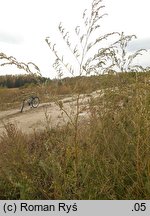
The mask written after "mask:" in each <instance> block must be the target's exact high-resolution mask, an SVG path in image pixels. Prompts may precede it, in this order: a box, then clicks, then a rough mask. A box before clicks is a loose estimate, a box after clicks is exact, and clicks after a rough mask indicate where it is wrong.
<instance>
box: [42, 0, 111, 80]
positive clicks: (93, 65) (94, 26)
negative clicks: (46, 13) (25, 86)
mask: <svg viewBox="0 0 150 216" xmlns="http://www.w3.org/2000/svg"><path fill="white" fill-rule="evenodd" d="M104 7H105V6H104V5H102V0H93V2H92V5H91V10H90V11H88V10H85V11H84V12H83V15H82V19H83V28H81V26H76V28H75V34H76V36H77V38H78V40H77V41H78V42H77V43H76V45H74V46H73V45H72V43H71V42H70V35H69V32H68V31H66V29H65V28H64V27H63V25H62V23H60V24H59V27H58V28H59V31H60V33H61V35H62V37H63V40H64V41H65V43H66V45H67V46H68V48H69V50H70V51H71V53H72V55H73V56H74V58H75V59H76V62H77V65H78V69H77V71H78V72H75V69H74V67H73V65H72V64H70V63H66V62H65V61H64V56H63V55H60V54H59V53H58V52H57V50H56V44H53V43H52V42H51V41H50V38H49V37H47V38H46V39H45V40H46V42H47V44H48V45H49V47H50V49H51V50H52V52H53V53H54V55H55V57H56V59H55V63H54V64H53V67H54V68H55V69H56V71H57V72H58V75H59V77H61V76H63V72H64V70H67V71H68V72H69V73H70V74H71V75H73V76H77V75H79V76H82V75H90V74H91V73H92V74H93V73H97V72H102V71H103V70H104V67H103V66H105V65H107V68H108V67H110V66H111V61H110V64H108V60H111V58H112V55H113V53H112V48H111V47H105V48H100V47H101V46H100V42H102V41H103V40H106V39H107V38H108V37H109V36H111V35H114V34H115V32H113V33H108V34H105V35H102V36H98V37H97V38H96V39H93V41H92V42H90V39H91V37H92V36H93V33H95V31H97V30H99V29H100V21H101V19H102V18H103V17H104V16H105V15H107V14H106V13H102V9H103V8H104ZM97 33H98V32H97ZM97 48H98V51H96V53H94V55H93V54H92V51H91V50H92V49H93V50H94V49H97ZM93 52H94V51H93ZM90 54H91V55H90Z"/></svg>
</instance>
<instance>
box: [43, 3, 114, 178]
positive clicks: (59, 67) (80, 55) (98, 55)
mask: <svg viewBox="0 0 150 216" xmlns="http://www.w3.org/2000/svg"><path fill="white" fill-rule="evenodd" d="M104 7H105V6H104V5H103V4H102V0H93V2H92V5H91V9H90V10H89V11H88V10H85V11H84V12H83V15H82V20H83V25H82V27H81V26H76V27H75V35H76V37H77V41H78V42H77V43H76V45H73V42H71V41H70V35H69V32H68V31H66V29H65V28H64V27H63V25H62V23H60V24H59V27H58V29H59V31H60V33H61V35H62V38H63V40H64V41H65V43H66V45H67V47H68V48H69V50H70V52H71V54H72V55H73V57H74V58H75V61H76V63H77V65H76V68H77V69H76V71H75V69H74V66H73V65H72V64H70V63H66V62H65V60H64V56H63V55H61V54H59V53H58V51H57V50H56V44H54V43H52V42H51V41H50V38H49V37H47V38H46V39H45V40H46V42H47V44H48V46H49V48H50V49H51V51H52V52H53V53H54V55H55V62H54V64H53V67H54V68H55V70H56V71H57V73H58V77H59V78H61V77H62V76H63V74H64V71H68V72H69V74H71V75H72V76H83V75H90V74H93V73H97V72H101V71H103V69H104V67H103V66H106V65H107V67H110V66H112V65H111V59H112V55H113V53H112V47H105V48H100V47H101V46H100V43H101V42H103V41H104V40H106V39H107V38H108V37H109V36H112V35H114V34H116V33H115V32H113V33H108V34H104V35H102V36H98V37H97V38H96V39H94V35H95V34H94V33H95V32H97V33H98V31H97V30H99V29H100V21H101V19H102V18H103V17H104V16H105V15H106V14H105V13H102V10H103V8H104ZM99 31H100V30H99ZM91 40H92V42H91ZM96 49H98V51H97V50H96ZM92 50H93V51H92ZM95 50H96V51H95ZM93 53H94V54H93ZM108 61H109V62H110V64H109V65H108ZM69 62H70V61H69ZM79 82H80V81H77V83H76V89H78V86H80V84H81V83H80V84H79ZM81 85H84V83H82V84H81ZM75 100H76V111H75V115H74V116H72V115H69V113H68V112H67V111H66V110H65V108H64V106H63V104H62V103H59V102H58V103H57V104H58V105H59V107H60V109H61V110H62V111H64V113H65V114H66V115H67V116H68V117H69V119H70V122H71V124H72V126H73V127H74V148H75V150H74V153H75V155H74V156H75V157H74V158H75V174H77V173H76V170H77V167H78V165H77V164H78V150H79V148H78V146H79V145H78V144H79V143H78V131H79V114H80V103H79V102H80V93H78V94H77V96H76V97H75Z"/></svg>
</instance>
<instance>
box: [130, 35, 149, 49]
mask: <svg viewBox="0 0 150 216" xmlns="http://www.w3.org/2000/svg"><path fill="white" fill-rule="evenodd" d="M139 49H146V50H148V49H150V38H145V39H136V40H133V41H131V42H130V43H129V45H128V51H129V52H134V51H137V50H139Z"/></svg>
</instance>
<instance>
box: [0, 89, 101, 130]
mask: <svg viewBox="0 0 150 216" xmlns="http://www.w3.org/2000/svg"><path fill="white" fill-rule="evenodd" d="M99 93H100V91H97V92H93V93H91V94H90V95H88V96H85V95H81V98H80V104H81V106H80V107H81V113H80V117H81V118H83V117H86V116H87V115H88V111H87V110H88V109H86V108H87V102H88V100H89V99H90V98H91V97H97V96H98V95H99ZM61 102H62V103H63V107H64V109H65V110H66V111H67V113H69V115H71V116H73V115H74V113H75V110H76V101H75V98H72V97H67V98H64V99H63V100H61ZM66 121H68V117H67V115H66V114H65V113H63V112H62V111H61V110H60V108H59V106H58V105H56V103H55V102H51V103H42V104H40V106H39V107H38V108H36V109H33V108H32V109H31V108H29V107H26V108H25V109H24V111H23V112H22V113H21V112H20V110H17V109H13V110H8V111H1V112H0V134H2V133H3V131H4V124H7V123H8V122H9V123H13V124H16V125H17V127H18V128H19V129H21V130H22V131H23V132H25V133H32V132H33V131H38V130H43V129H44V128H45V127H46V126H47V125H48V126H49V127H55V126H57V125H58V124H59V125H60V124H61V125H62V124H64V122H66Z"/></svg>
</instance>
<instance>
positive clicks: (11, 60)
mask: <svg viewBox="0 0 150 216" xmlns="http://www.w3.org/2000/svg"><path fill="white" fill-rule="evenodd" d="M0 60H2V61H3V62H2V63H0V66H5V65H15V66H17V67H18V68H19V69H23V70H25V71H26V72H27V73H29V74H37V75H38V76H41V72H40V69H39V67H38V66H37V65H36V64H34V63H33V62H28V63H27V64H26V63H24V62H19V61H17V59H16V58H15V57H13V56H7V55H6V54H5V53H2V52H1V53H0ZM30 66H31V67H32V66H33V68H34V69H33V68H32V69H31V67H30Z"/></svg>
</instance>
